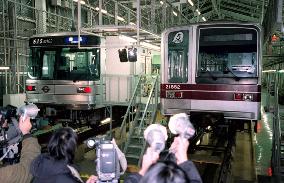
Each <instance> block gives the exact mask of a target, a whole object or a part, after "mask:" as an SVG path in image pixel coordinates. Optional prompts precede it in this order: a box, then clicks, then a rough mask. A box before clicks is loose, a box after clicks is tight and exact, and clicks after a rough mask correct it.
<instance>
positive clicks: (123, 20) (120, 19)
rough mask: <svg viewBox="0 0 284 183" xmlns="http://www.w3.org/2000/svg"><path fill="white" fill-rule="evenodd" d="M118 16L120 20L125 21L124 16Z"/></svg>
mask: <svg viewBox="0 0 284 183" xmlns="http://www.w3.org/2000/svg"><path fill="white" fill-rule="evenodd" d="M116 18H117V19H118V20H120V21H125V20H124V18H122V17H120V16H117V17H116Z"/></svg>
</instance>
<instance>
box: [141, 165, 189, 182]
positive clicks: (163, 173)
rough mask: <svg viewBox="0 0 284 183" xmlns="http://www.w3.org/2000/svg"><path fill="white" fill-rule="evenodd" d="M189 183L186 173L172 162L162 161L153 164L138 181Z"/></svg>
mask: <svg viewBox="0 0 284 183" xmlns="http://www.w3.org/2000/svg"><path fill="white" fill-rule="evenodd" d="M144 182H145V183H146V182H151V183H189V182H190V181H189V178H188V177H187V175H186V173H185V172H184V171H183V170H182V169H181V168H180V167H179V166H178V165H177V164H176V163H174V162H172V161H163V162H158V163H156V164H153V165H152V166H151V167H150V168H149V170H148V171H147V172H146V174H145V175H144V176H143V178H142V179H141V181H140V183H144Z"/></svg>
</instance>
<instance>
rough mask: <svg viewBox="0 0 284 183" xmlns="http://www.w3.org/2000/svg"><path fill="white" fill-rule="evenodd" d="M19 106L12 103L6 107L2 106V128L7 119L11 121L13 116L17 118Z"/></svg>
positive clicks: (0, 114)
mask: <svg viewBox="0 0 284 183" xmlns="http://www.w3.org/2000/svg"><path fill="white" fill-rule="evenodd" d="M16 114H17V107H15V106H12V105H7V106H5V107H0V125H1V126H0V128H2V126H3V124H4V123H5V121H6V120H7V121H8V122H11V118H12V117H14V118H16Z"/></svg>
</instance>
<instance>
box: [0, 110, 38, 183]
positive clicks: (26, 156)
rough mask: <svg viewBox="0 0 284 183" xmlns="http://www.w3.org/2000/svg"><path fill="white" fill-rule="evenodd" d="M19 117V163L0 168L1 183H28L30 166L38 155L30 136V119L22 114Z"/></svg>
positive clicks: (32, 138)
mask: <svg viewBox="0 0 284 183" xmlns="http://www.w3.org/2000/svg"><path fill="white" fill-rule="evenodd" d="M20 115H21V116H20V119H19V124H18V128H19V130H20V131H21V133H22V136H23V138H22V150H21V155H20V162H19V163H17V164H14V165H9V166H6V167H2V168H0V182H1V183H19V182H21V183H29V182H30V181H31V179H32V175H31V174H30V173H29V169H30V164H31V162H32V160H33V159H34V158H35V157H36V156H37V155H38V154H40V146H39V144H38V141H37V139H36V138H34V137H32V136H31V134H30V130H31V128H32V124H31V121H30V117H29V116H28V115H26V114H23V113H20ZM13 120H14V119H13Z"/></svg>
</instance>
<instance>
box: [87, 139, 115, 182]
mask: <svg viewBox="0 0 284 183" xmlns="http://www.w3.org/2000/svg"><path fill="white" fill-rule="evenodd" d="M87 146H88V147H89V148H94V147H95V148H96V155H97V159H96V170H97V174H98V178H99V182H114V183H115V182H118V179H119V177H120V165H119V160H118V155H117V152H116V148H115V146H114V144H113V143H112V142H111V141H110V140H107V139H105V138H104V137H103V138H91V139H88V140H87Z"/></svg>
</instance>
